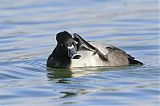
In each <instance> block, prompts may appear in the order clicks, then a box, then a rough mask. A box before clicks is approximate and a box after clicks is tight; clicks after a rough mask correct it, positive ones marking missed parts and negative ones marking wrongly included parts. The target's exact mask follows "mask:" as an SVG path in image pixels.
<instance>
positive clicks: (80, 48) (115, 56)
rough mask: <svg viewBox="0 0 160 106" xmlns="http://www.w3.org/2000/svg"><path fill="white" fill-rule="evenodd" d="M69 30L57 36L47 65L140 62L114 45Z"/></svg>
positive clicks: (53, 66) (122, 64)
mask: <svg viewBox="0 0 160 106" xmlns="http://www.w3.org/2000/svg"><path fill="white" fill-rule="evenodd" d="M73 35H74V37H72V35H71V34H70V33H68V32H67V31H64V32H60V33H58V34H57V36H56V40H57V46H56V47H55V49H54V50H53V52H52V54H50V56H49V57H48V60H47V66H48V67H52V68H74V67H97V66H103V67H104V66H126V65H131V64H140V65H143V63H142V62H140V61H137V60H135V58H134V57H132V56H131V55H129V54H127V53H126V52H125V51H123V50H121V49H119V48H117V47H114V46H112V45H109V44H108V45H104V44H97V43H96V42H87V41H85V40H84V39H83V38H82V37H80V36H79V35H78V34H76V33H75V34H73Z"/></svg>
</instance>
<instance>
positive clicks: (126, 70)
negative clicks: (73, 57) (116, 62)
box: [0, 0, 160, 106]
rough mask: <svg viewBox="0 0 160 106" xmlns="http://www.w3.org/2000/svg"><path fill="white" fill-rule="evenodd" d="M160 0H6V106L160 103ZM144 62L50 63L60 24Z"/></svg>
mask: <svg viewBox="0 0 160 106" xmlns="http://www.w3.org/2000/svg"><path fill="white" fill-rule="evenodd" d="M158 4H159V3H158V0H79V1H77V0H0V106H159V105H160V90H159V89H160V78H159V77H160V71H159V70H160V65H159V64H160V45H159V42H160V41H159V40H160V38H159V35H160V33H159V31H160V26H159V24H160V23H159V16H160V15H159V9H158V7H159V6H158ZM64 30H67V31H69V32H70V33H78V34H80V35H81V36H82V37H83V38H85V39H86V40H89V41H98V42H105V43H109V44H113V45H115V46H117V47H119V48H121V49H123V50H125V51H126V52H127V53H129V54H131V55H132V56H134V57H136V58H137V59H138V60H140V61H142V62H143V63H144V65H143V66H125V67H106V68H104V67H103V68H77V69H72V70H65V69H63V70H62V69H54V70H53V69H48V68H47V67H46V60H47V58H48V56H49V54H50V53H51V52H52V50H53V49H54V47H55V45H56V40H55V36H56V33H58V32H60V31H64Z"/></svg>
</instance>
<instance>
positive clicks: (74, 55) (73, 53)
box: [68, 46, 81, 59]
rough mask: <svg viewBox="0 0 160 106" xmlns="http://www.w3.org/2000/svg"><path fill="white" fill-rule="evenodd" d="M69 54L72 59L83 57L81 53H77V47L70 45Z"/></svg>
mask: <svg viewBox="0 0 160 106" xmlns="http://www.w3.org/2000/svg"><path fill="white" fill-rule="evenodd" d="M68 56H69V57H70V58H71V59H79V58H80V57H81V55H80V54H78V53H77V51H76V49H75V48H74V46H72V47H68Z"/></svg>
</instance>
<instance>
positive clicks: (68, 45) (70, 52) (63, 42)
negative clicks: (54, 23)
mask: <svg viewBox="0 0 160 106" xmlns="http://www.w3.org/2000/svg"><path fill="white" fill-rule="evenodd" d="M56 40H57V47H56V53H57V54H58V55H60V56H68V57H70V58H71V59H79V58H80V57H81V55H79V54H77V46H76V41H75V40H74V39H73V37H72V35H71V34H70V33H68V32H67V31H63V32H59V33H58V34H57V36H56Z"/></svg>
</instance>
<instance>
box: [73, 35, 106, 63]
mask: <svg viewBox="0 0 160 106" xmlns="http://www.w3.org/2000/svg"><path fill="white" fill-rule="evenodd" d="M73 36H74V39H75V40H76V41H77V42H78V48H79V49H81V48H86V49H87V50H90V51H93V52H94V53H97V54H98V55H99V57H100V58H101V59H102V60H104V61H107V60H108V58H107V56H106V55H104V54H103V53H101V52H100V51H99V50H98V48H96V47H94V46H92V45H91V44H90V43H88V42H87V41H85V40H84V39H83V38H82V37H81V36H80V35H78V34H77V33H74V34H73Z"/></svg>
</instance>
